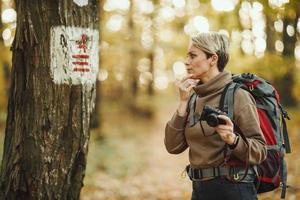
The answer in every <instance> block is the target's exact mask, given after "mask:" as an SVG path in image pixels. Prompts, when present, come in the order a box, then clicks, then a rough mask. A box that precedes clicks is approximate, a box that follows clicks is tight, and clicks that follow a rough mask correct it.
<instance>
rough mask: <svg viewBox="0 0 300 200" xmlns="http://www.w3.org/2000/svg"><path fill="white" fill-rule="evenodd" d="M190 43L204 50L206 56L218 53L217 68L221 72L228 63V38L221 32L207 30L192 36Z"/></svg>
mask: <svg viewBox="0 0 300 200" xmlns="http://www.w3.org/2000/svg"><path fill="white" fill-rule="evenodd" d="M191 39H192V43H193V45H194V46H195V47H197V48H199V49H201V50H202V51H204V53H205V54H206V56H207V57H211V56H212V55H213V54H217V55H218V64H217V65H218V69H219V71H220V72H222V71H223V70H224V68H225V66H226V64H227V63H228V60H229V54H228V48H229V38H228V37H227V36H226V35H225V34H222V33H218V32H207V33H199V34H197V35H194V36H192V38H191Z"/></svg>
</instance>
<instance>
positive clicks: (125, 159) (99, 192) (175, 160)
mask: <svg viewBox="0 0 300 200" xmlns="http://www.w3.org/2000/svg"><path fill="white" fill-rule="evenodd" d="M158 105H159V106H158V107H157V109H156V114H155V117H154V119H153V120H150V121H149V120H143V119H140V118H134V117H133V118H132V117H129V116H130V115H129V116H128V115H125V116H124V115H123V116H122V115H121V116H119V118H121V119H122V120H120V121H122V122H120V124H118V125H117V124H115V125H113V126H111V124H112V123H111V122H110V123H109V121H106V120H104V122H103V126H104V127H103V130H104V138H105V139H104V140H98V139H95V138H93V137H92V138H91V142H90V150H89V151H90V152H89V155H88V165H87V173H86V178H85V186H84V187H83V189H82V193H81V199H82V200H188V199H190V196H191V190H192V187H191V182H190V180H189V178H188V177H185V178H183V177H182V171H183V170H184V168H185V166H186V164H187V163H188V151H185V152H184V153H182V154H180V155H171V154H168V152H167V151H166V150H165V146H164V141H163V140H164V128H165V124H166V122H167V121H168V120H169V119H170V117H171V116H172V114H173V112H174V111H175V110H176V106H177V103H176V102H174V101H168V100H164V101H163V103H159V104H158ZM112 113H113V111H112ZM296 113H297V112H296V111H293V112H292V115H294V116H297V115H296ZM112 115H113V114H112ZM107 118H108V119H107V120H109V118H110V117H109V116H107ZM119 118H118V119H119ZM130 118H131V119H130ZM114 121H116V120H114ZM299 122H300V121H299V117H298V118H297V119H296V120H293V122H292V124H289V125H290V137H291V138H290V140H291V141H292V142H291V143H292V147H293V154H289V155H287V156H286V158H287V162H288V167H289V176H288V183H289V185H291V186H290V188H289V189H288V191H287V198H286V199H288V200H296V199H300V190H299V188H300V187H299V186H300V183H299V182H300V167H299V164H300V156H297V153H300V149H299V141H300V140H299V139H300V138H299V137H300V135H299V124H300V123H299ZM94 134H95V135H96V134H97V133H94ZM102 134H103V133H102ZM259 199H261V200H277V199H280V190H277V191H275V192H269V193H266V194H263V195H259Z"/></svg>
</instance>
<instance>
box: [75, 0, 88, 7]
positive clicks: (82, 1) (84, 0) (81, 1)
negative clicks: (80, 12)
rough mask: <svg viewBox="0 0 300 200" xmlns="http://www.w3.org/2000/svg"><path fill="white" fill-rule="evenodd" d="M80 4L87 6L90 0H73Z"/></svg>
mask: <svg viewBox="0 0 300 200" xmlns="http://www.w3.org/2000/svg"><path fill="white" fill-rule="evenodd" d="M73 2H74V3H76V4H77V5H78V6H86V5H88V3H89V0H73Z"/></svg>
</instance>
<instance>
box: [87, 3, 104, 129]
mask: <svg viewBox="0 0 300 200" xmlns="http://www.w3.org/2000/svg"><path fill="white" fill-rule="evenodd" d="M103 6H104V0H100V1H99V12H100V13H99V27H100V31H99V43H100V44H101V41H102V34H101V33H102V29H101V27H104V9H103ZM101 67H102V59H101V58H100V59H99V69H100V68H101ZM90 127H91V128H92V129H93V128H95V129H96V128H100V127H101V81H100V80H99V79H98V78H97V80H96V100H95V109H94V112H93V113H92V117H91V126H90Z"/></svg>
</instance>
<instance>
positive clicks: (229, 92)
mask: <svg viewBox="0 0 300 200" xmlns="http://www.w3.org/2000/svg"><path fill="white" fill-rule="evenodd" d="M240 87H241V85H240V84H238V83H235V82H230V83H228V84H227V85H226V86H225V88H224V90H223V93H222V95H221V99H220V104H219V109H220V110H222V111H223V112H226V113H227V115H228V117H229V118H230V119H231V120H233V103H234V93H235V91H236V90H237V89H238V88H240Z"/></svg>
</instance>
